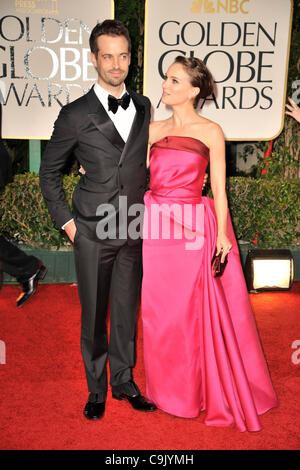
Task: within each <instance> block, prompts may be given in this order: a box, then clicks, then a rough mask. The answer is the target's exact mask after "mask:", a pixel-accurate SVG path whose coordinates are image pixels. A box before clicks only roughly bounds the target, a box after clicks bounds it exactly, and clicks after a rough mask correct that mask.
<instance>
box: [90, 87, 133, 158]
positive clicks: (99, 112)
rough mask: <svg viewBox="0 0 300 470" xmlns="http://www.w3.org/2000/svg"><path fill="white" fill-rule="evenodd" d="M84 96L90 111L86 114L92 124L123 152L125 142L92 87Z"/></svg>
mask: <svg viewBox="0 0 300 470" xmlns="http://www.w3.org/2000/svg"><path fill="white" fill-rule="evenodd" d="M86 98H87V100H88V105H89V111H90V112H89V114H88V116H89V118H90V119H91V121H92V122H93V124H94V125H95V126H96V127H97V129H98V130H99V131H100V132H101V134H103V135H104V136H105V138H106V139H108V140H109V141H110V142H111V143H112V145H114V146H115V147H116V148H117V149H118V150H119V151H120V152H123V149H124V145H125V142H124V140H123V139H122V137H121V136H120V134H119V133H118V131H117V129H116V128H115V126H114V123H113V122H112V120H111V119H110V117H109V116H108V114H107V112H106V111H105V109H104V107H103V106H102V104H101V103H100V101H99V100H98V98H97V96H96V95H95V92H94V90H93V89H92V90H90V91H89V93H87V94H86Z"/></svg>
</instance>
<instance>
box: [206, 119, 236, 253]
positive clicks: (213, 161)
mask: <svg viewBox="0 0 300 470" xmlns="http://www.w3.org/2000/svg"><path fill="white" fill-rule="evenodd" d="M209 140H210V145H209V148H210V179H211V189H212V192H213V196H214V203H215V211H216V216H217V224H218V235H217V242H216V245H217V254H218V253H219V252H220V251H222V252H223V256H222V261H224V259H225V255H226V254H227V253H228V252H229V251H230V249H231V246H232V245H231V242H230V240H229V238H228V237H227V214H228V203H227V196H226V189H225V185H226V161H225V139H224V134H223V131H222V129H221V127H220V126H218V125H217V124H215V123H214V124H212V125H211V132H210V136H209Z"/></svg>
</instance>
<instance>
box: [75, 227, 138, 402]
mask: <svg viewBox="0 0 300 470" xmlns="http://www.w3.org/2000/svg"><path fill="white" fill-rule="evenodd" d="M74 256H75V266H76V273H77V279H78V291H79V297H80V303H81V308H82V313H81V352H82V356H83V361H84V366H85V372H86V379H87V384H88V389H89V391H90V392H94V393H98V394H99V399H100V400H103V401H104V400H105V398H106V394H107V383H108V380H107V366H106V363H107V359H108V361H109V369H110V384H111V386H112V388H115V389H116V390H117V389H118V387H119V386H120V385H121V384H126V383H127V382H128V381H130V380H132V368H133V366H134V364H135V358H136V357H135V333H136V315H137V309H138V299H139V293H140V287H141V278H142V244H141V243H139V244H138V245H128V244H127V242H126V241H125V243H124V244H123V245H121V246H109V245H106V244H105V243H103V242H101V241H99V242H95V241H92V240H89V239H87V238H86V237H85V236H84V235H82V234H81V233H79V232H78V231H77V232H76V235H75V240H74ZM109 302H110V334H109V341H108V334H107V325H106V319H107V310H108V305H109Z"/></svg>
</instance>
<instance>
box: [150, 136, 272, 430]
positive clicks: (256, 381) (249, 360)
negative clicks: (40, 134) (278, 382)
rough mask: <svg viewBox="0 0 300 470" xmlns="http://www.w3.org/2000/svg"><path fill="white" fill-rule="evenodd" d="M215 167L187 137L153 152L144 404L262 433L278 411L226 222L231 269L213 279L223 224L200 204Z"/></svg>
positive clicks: (208, 205) (208, 204)
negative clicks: (264, 418)
mask: <svg viewBox="0 0 300 470" xmlns="http://www.w3.org/2000/svg"><path fill="white" fill-rule="evenodd" d="M208 161H209V149H208V147H207V146H206V145H205V144H204V143H202V142H201V141H199V140H197V139H194V138H190V137H176V136H170V137H165V138H164V139H161V140H159V141H158V142H156V143H155V144H154V145H153V146H152V147H151V151H150V188H151V190H150V191H147V192H146V194H145V209H146V211H145V219H144V240H143V284H142V321H143V340H144V363H145V372H146V395H147V397H148V398H149V399H150V400H151V401H153V402H154V403H155V404H156V405H157V406H158V408H160V409H162V410H164V411H166V412H168V413H170V414H172V415H175V416H180V417H185V418H194V417H197V416H199V414H200V412H201V411H204V410H205V423H206V424H207V425H214V426H230V425H233V424H235V425H236V426H237V428H238V429H239V430H240V431H245V430H249V431H259V430H260V429H261V424H260V420H259V415H261V414H262V413H264V412H266V411H267V410H269V409H270V408H272V407H275V406H277V404H278V403H277V398H276V395H275V392H274V389H273V386H272V383H271V379H270V375H269V371H268V368H267V364H266V361H265V357H264V353H263V351H262V347H261V343H260V340H259V336H258V333H257V328H256V324H255V320H254V317H253V313H252V310H251V306H250V302H249V298H248V292H247V288H246V285H245V281H244V276H243V271H242V267H241V263H240V258H239V252H238V246H237V243H236V239H235V235H234V232H233V228H232V224H231V220H230V216H229V215H228V229H227V230H228V231H227V233H228V237H229V238H230V241H231V243H232V249H231V252H230V254H229V256H228V264H227V267H226V269H225V272H224V274H223V276H222V277H221V278H213V277H212V274H211V259H212V256H213V253H214V250H215V242H216V237H217V223H216V215H215V210H214V202H213V200H212V199H210V198H207V197H202V196H201V194H202V184H203V178H204V174H205V170H206V167H207V164H208ZM180 209H181V210H180ZM169 233H170V236H169ZM180 234H181V235H182V236H181V237H180V236H179V235H180ZM192 237H194V239H193V238H192ZM193 240H194V241H193Z"/></svg>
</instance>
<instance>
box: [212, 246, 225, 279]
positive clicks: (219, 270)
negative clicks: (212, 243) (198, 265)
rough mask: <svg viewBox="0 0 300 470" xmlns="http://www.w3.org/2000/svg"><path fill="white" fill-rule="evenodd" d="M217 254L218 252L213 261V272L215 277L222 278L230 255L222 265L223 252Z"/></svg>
mask: <svg viewBox="0 0 300 470" xmlns="http://www.w3.org/2000/svg"><path fill="white" fill-rule="evenodd" d="M216 253H217V250H216V251H215V254H214V256H213V259H212V260H211V272H212V275H213V277H220V276H222V274H223V272H224V269H225V267H226V264H227V256H228V255H226V256H225V259H224V262H223V263H221V258H222V252H220V253H219V254H218V255H217V254H216Z"/></svg>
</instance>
